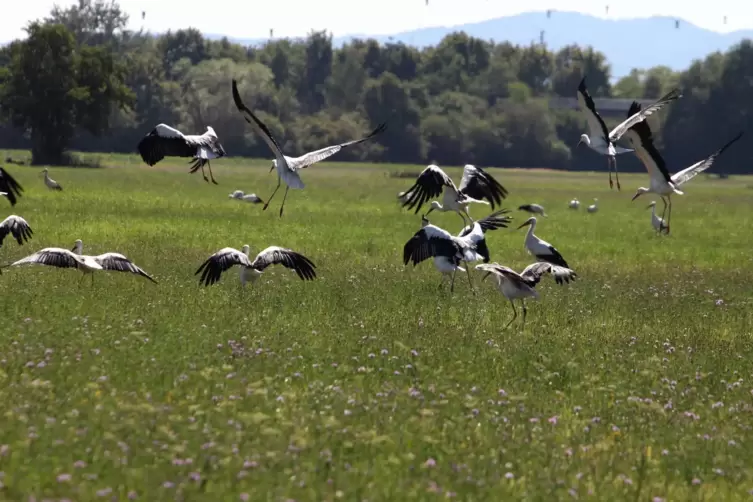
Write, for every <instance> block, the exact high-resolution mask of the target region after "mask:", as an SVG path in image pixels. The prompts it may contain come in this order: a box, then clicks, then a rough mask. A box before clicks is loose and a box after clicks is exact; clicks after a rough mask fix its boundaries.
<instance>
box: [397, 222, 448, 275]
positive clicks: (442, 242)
mask: <svg viewBox="0 0 753 502" xmlns="http://www.w3.org/2000/svg"><path fill="white" fill-rule="evenodd" d="M461 252H462V248H461V246H460V244H459V243H458V242H457V241H456V240H455V239H454V238H453V236H452V235H451V234H450V233H449V232H447V231H446V230H444V229H441V228H439V227H437V226H434V225H426V226H425V227H423V228H422V229H421V230H419V231H418V232H416V233H415V234H413V237H411V238H410V239H409V240H408V242H406V243H405V246H404V247H403V263H404V264H405V265H407V264H408V262H409V261H413V266H414V267H415V266H416V265H418V264H419V263H421V262H422V261H424V260H426V259H427V258H432V257H436V256H444V257H445V258H450V259H453V258H455V257H456V256H457V255H458V254H459V253H461Z"/></svg>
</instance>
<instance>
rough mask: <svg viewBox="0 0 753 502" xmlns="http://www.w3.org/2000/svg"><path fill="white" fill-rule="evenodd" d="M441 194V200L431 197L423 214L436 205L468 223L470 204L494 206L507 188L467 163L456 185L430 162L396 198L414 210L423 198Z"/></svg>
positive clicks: (427, 198) (430, 210)
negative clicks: (457, 215)
mask: <svg viewBox="0 0 753 502" xmlns="http://www.w3.org/2000/svg"><path fill="white" fill-rule="evenodd" d="M440 194H442V204H440V203H439V202H438V201H432V203H431V207H430V208H429V210H428V211H427V212H426V216H428V215H429V213H431V212H432V211H434V210H435V209H436V210H437V211H443V212H445V211H454V212H456V213H457V214H459V215H460V218H462V220H463V225H467V224H468V221H466V219H465V217H466V216H467V217H468V220H469V221H470V222H473V218H471V215H470V214H469V212H468V206H469V205H470V204H472V203H477V204H487V205H491V208H492V210H493V209H494V206H495V205H496V204H501V203H502V199H504V198H505V197H507V190H506V189H505V187H503V186H502V185H500V184H499V182H498V181H497V180H495V179H494V178H493V177H492V176H491V175H489V174H488V173H487V172H486V171H484V170H483V169H481V168H478V167H475V166H472V165H470V164H467V165H466V166H465V167H464V168H463V178H462V179H461V180H460V187H456V186H455V183H453V181H452V178H450V177H449V176H447V174H445V172H444V171H442V170H441V169H440V168H439V167H438V166H436V165H434V164H431V165H429V166H427V167H426V169H424V170H423V171H421V174H419V175H418V178H416V182H415V183H414V184H413V186H411V187H410V188H409V189H408V190H406V191H404V192H400V193H399V194H398V200H400V201H401V202H402V205H403V207H408V209H413V208H414V207H415V208H416V211H415V212H416V213H418V211H419V209H421V206H423V204H424V203H425V202H426V201H428V200H429V199H432V198H434V197H439V195H440ZM483 199H486V200H483ZM487 201H488V202H487Z"/></svg>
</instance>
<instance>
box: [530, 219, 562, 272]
mask: <svg viewBox="0 0 753 502" xmlns="http://www.w3.org/2000/svg"><path fill="white" fill-rule="evenodd" d="M525 226H529V228H528V233H527V234H526V239H525V247H526V249H527V250H528V252H529V253H531V254H532V255H533V256H534V257H536V259H537V260H538V261H545V262H547V263H552V264H554V265H559V266H560V267H565V268H570V266H569V265H568V264H567V262H566V261H565V259H564V258H563V257H562V255H561V254H560V252H559V251H557V249H556V248H555V247H554V246H552V245H551V244H549V243H548V242H547V241H545V240H543V239H539V238H538V237H537V236H536V235H534V233H533V232H534V231H535V230H536V217H535V216H531V217H530V218H528V219H527V220H526V221H525V222H524V223H523V224H522V225H520V226H519V227H518V229H521V228H523V227H525Z"/></svg>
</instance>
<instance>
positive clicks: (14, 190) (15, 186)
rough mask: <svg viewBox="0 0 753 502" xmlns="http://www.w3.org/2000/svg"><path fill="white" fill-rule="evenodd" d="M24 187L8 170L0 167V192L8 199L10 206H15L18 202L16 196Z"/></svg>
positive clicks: (19, 194) (19, 195)
mask: <svg viewBox="0 0 753 502" xmlns="http://www.w3.org/2000/svg"><path fill="white" fill-rule="evenodd" d="M23 191H24V189H23V188H22V187H21V185H20V184H19V183H18V182H17V181H16V180H15V179H14V178H13V177H12V176H11V175H10V173H9V172H8V171H6V170H5V169H3V168H2V167H0V193H2V194H3V196H4V197H5V198H6V199H8V202H10V205H11V206H15V205H16V202H18V197H21V192H23Z"/></svg>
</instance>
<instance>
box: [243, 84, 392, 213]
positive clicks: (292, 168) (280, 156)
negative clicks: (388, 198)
mask: <svg viewBox="0 0 753 502" xmlns="http://www.w3.org/2000/svg"><path fill="white" fill-rule="evenodd" d="M232 87H233V100H234V101H235V106H236V108H238V110H239V111H240V112H241V113H242V114H243V118H244V119H245V120H246V122H248V123H249V124H252V125H255V126H256V129H257V130H258V132H259V133H260V134H261V137H262V139H263V140H264V142H265V143H266V144H267V146H268V147H269V149H270V150H272V153H273V154H274V156H275V158H274V160H273V161H272V168H271V169H270V170H269V172H272V170H273V169H277V188H275V191H274V192H272V195H270V196H269V199H267V202H265V203H264V208H263V209H264V210H265V211H266V209H267V207H268V206H269V203H270V202H271V201H272V198H273V197H274V196H275V194H276V193H277V190H279V189H280V183H281V181H284V182H285V185H286V187H285V195H284V196H283V198H282V205H281V206H280V217H282V211H283V209H284V208H285V199H287V197H288V190H289V189H291V188H293V189H298V190H302V189H303V188H304V186H305V185H304V184H303V181H301V177H300V176H299V175H298V171H300V170H301V169H305V168H307V167H309V166H312V165H314V164H316V163H317V162H320V161H322V160H324V159H326V158H328V157H331V156H332V155H334V154H336V153H337V152H339V151H340V150H342V149H343V148H348V147H350V146H354V145H358V144H360V143H363V142H364V141H368V140H370V139H372V138H373V137H375V136H377V135H378V134H381V133H382V132H384V130H385V129H386V127H387V125H386V124H380V125H379V127H377V128H376V129H374V130H373V131H372V132H371V133H369V134H368V135H367V136H365V137H363V138H361V139H356V140H353V141H347V142H345V143H340V144H339V145H332V146H327V147H324V148H322V149H319V150H316V151H313V152H309V153H307V154H305V155H301V156H300V157H288V156H287V155H285V154H284V153H283V152H282V148H281V147H280V145H279V143H277V140H275V138H274V136H272V133H271V132H270V130H269V128H267V126H266V125H265V124H264V123H263V122H262V121H261V120H259V118H258V117H257V116H256V115H254V114H253V112H252V111H251V110H249V109H248V108H247V107H246V105H244V104H243V101H242V100H241V96H240V94H238V84H237V82H236V81H235V79H233V86H232Z"/></svg>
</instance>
